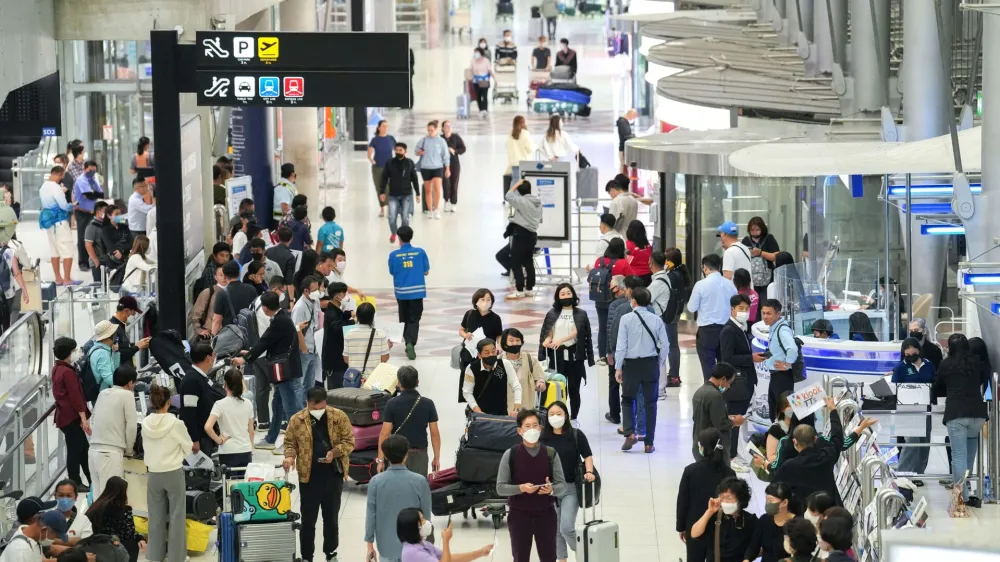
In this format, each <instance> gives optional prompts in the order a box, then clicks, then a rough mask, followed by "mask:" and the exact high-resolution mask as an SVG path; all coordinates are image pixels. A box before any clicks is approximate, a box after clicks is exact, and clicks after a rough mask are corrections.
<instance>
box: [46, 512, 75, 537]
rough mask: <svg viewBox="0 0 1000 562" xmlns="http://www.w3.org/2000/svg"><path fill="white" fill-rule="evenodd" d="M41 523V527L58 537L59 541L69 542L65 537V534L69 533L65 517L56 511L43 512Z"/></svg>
mask: <svg viewBox="0 0 1000 562" xmlns="http://www.w3.org/2000/svg"><path fill="white" fill-rule="evenodd" d="M41 522H42V526H43V527H45V528H47V529H49V530H50V531H52V532H53V533H55V534H57V535H59V540H61V541H62V542H69V539H68V538H67V537H66V532H67V531H69V524H68V523H67V522H66V516H65V515H63V514H62V513H59V512H58V511H43V512H42V517H41Z"/></svg>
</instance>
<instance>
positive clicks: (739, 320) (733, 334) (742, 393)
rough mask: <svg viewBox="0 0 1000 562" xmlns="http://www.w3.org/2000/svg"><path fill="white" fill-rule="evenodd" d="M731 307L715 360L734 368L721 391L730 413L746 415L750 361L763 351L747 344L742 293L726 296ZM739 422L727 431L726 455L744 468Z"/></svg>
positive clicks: (752, 383)
mask: <svg viewBox="0 0 1000 562" xmlns="http://www.w3.org/2000/svg"><path fill="white" fill-rule="evenodd" d="M729 306H730V308H731V309H732V313H731V316H730V318H729V321H728V322H726V325H725V326H723V327H722V333H721V334H720V335H719V360H720V361H722V362H724V363H728V364H730V365H732V366H733V367H735V368H736V378H734V379H733V382H732V384H730V385H729V388H728V389H727V390H726V392H725V393H724V394H723V395H722V396H723V398H725V400H726V409H727V410H728V411H729V413H730V414H739V415H741V416H743V415H746V413H747V410H748V409H749V408H750V400H751V399H753V396H754V389H755V388H756V387H757V369H756V368H755V367H754V364H756V363H761V362H763V361H764V354H762V353H754V351H753V347H752V346H751V344H750V325H749V320H750V299H749V298H748V297H747V296H746V295H733V296H732V297H730V298H729ZM742 427H743V426H740V427H734V428H733V429H732V430H730V431H731V432H732V435H730V439H729V443H730V448H729V457H730V458H731V459H734V461H735V462H734V464H735V465H736V466H737V467H738V469H741V470H740V472H746V468H747V467H746V465H745V464H743V463H742V461H741V460H740V458H739V441H740V439H739V434H740V430H741V428H742Z"/></svg>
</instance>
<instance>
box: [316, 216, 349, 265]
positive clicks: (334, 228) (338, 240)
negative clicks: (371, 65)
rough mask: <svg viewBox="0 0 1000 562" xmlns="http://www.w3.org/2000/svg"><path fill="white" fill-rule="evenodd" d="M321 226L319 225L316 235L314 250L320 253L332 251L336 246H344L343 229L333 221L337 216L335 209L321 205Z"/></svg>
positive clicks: (341, 247)
mask: <svg viewBox="0 0 1000 562" xmlns="http://www.w3.org/2000/svg"><path fill="white" fill-rule="evenodd" d="M320 215H321V216H322V217H323V226H321V227H319V233H318V234H317V235H316V251H317V252H319V253H320V254H322V253H324V252H332V251H334V250H336V249H337V248H340V249H343V248H344V229H343V228H341V227H340V225H339V224H337V223H336V222H334V219H336V218H337V211H335V210H333V207H323V211H322V213H320Z"/></svg>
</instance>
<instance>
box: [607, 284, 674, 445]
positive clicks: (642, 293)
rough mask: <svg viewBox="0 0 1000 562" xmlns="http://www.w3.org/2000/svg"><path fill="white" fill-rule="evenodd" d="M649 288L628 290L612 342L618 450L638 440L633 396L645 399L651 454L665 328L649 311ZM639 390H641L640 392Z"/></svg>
mask: <svg viewBox="0 0 1000 562" xmlns="http://www.w3.org/2000/svg"><path fill="white" fill-rule="evenodd" d="M649 299H650V297H649V291H648V290H646V289H645V288H643V287H636V288H635V289H632V312H631V313H630V314H625V315H624V316H623V317H622V320H621V327H620V329H619V330H618V339H617V344H616V345H615V362H614V363H615V379H617V380H618V382H619V383H621V385H622V421H623V427H622V433H623V434H624V435H625V442H624V443H623V444H622V450H623V451H628V450H629V449H631V448H632V445H634V444H635V443H636V442H637V441H638V440H639V438H638V436H637V433H636V432H635V431H634V429H635V428H634V427H633V420H634V419H635V413H634V412H635V410H636V407H635V404H636V401H637V400H638V398H637V395H639V394H641V396H642V398H641V399H642V400H644V401H645V412H644V413H643V415H644V416H645V419H646V437H645V438H644V440H643V441H644V442H645V452H646V453H647V454H648V453H652V452H653V450H654V447H653V438H654V436H655V433H656V401H657V399H656V393H657V387H658V383H657V378H659V376H660V365H663V364H664V363H665V362H666V360H667V353H668V351H667V349H668V347H667V346H668V342H667V330H666V328H665V327H664V326H663V320H661V319H660V317H659V316H656V315H655V314H653V313H652V312H651V311H650V310H649ZM640 389H641V392H640Z"/></svg>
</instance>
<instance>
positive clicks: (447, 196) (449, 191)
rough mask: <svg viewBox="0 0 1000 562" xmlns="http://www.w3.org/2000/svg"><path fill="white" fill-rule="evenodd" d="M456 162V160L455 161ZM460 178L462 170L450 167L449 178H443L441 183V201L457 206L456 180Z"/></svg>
mask: <svg viewBox="0 0 1000 562" xmlns="http://www.w3.org/2000/svg"><path fill="white" fill-rule="evenodd" d="M455 162H458V159H457V158H456V159H455ZM461 176H462V168H461V167H460V166H456V165H452V166H451V176H450V177H447V178H444V181H443V182H442V186H441V189H442V190H443V191H444V194H443V195H442V196H441V197H442V200H443V201H447V202H449V203H451V204H452V205H458V180H459V179H460V178H461Z"/></svg>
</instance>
